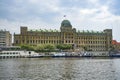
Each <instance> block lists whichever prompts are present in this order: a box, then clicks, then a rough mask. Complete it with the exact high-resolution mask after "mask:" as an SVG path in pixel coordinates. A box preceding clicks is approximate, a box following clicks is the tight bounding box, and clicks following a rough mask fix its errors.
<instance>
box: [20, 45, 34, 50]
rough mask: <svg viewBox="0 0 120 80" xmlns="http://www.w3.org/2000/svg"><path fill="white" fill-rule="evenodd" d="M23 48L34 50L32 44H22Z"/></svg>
mask: <svg viewBox="0 0 120 80" xmlns="http://www.w3.org/2000/svg"><path fill="white" fill-rule="evenodd" d="M21 49H24V50H34V48H33V46H30V45H21Z"/></svg>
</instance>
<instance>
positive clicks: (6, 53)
mask: <svg viewBox="0 0 120 80" xmlns="http://www.w3.org/2000/svg"><path fill="white" fill-rule="evenodd" d="M32 56H34V57H35V56H39V54H38V53H36V52H34V51H0V58H18V57H32Z"/></svg>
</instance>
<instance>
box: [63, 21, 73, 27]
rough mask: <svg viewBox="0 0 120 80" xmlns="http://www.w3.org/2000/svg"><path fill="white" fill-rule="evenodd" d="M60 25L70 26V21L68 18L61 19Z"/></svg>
mask: <svg viewBox="0 0 120 80" xmlns="http://www.w3.org/2000/svg"><path fill="white" fill-rule="evenodd" d="M61 26H62V27H72V25H71V23H70V21H69V20H63V21H62V23H61Z"/></svg>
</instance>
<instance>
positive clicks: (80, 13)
mask: <svg viewBox="0 0 120 80" xmlns="http://www.w3.org/2000/svg"><path fill="white" fill-rule="evenodd" d="M119 5H120V0H0V29H6V30H8V31H10V32H11V33H12V34H13V33H14V32H15V33H16V34H18V33H19V32H20V26H28V28H29V29H57V30H59V29H60V24H61V21H62V20H63V19H64V17H63V16H64V15H66V19H68V20H69V21H70V22H71V24H72V26H73V27H74V28H76V29H77V30H94V31H102V30H104V29H113V39H116V40H117V41H120V6H119Z"/></svg>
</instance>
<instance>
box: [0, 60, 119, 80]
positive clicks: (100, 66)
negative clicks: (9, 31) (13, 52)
mask: <svg viewBox="0 0 120 80" xmlns="http://www.w3.org/2000/svg"><path fill="white" fill-rule="evenodd" d="M119 75H120V59H88V58H81V59H80V58H18V59H0V80H1V79H2V80H10V79H11V80H119V79H120V76H119Z"/></svg>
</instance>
